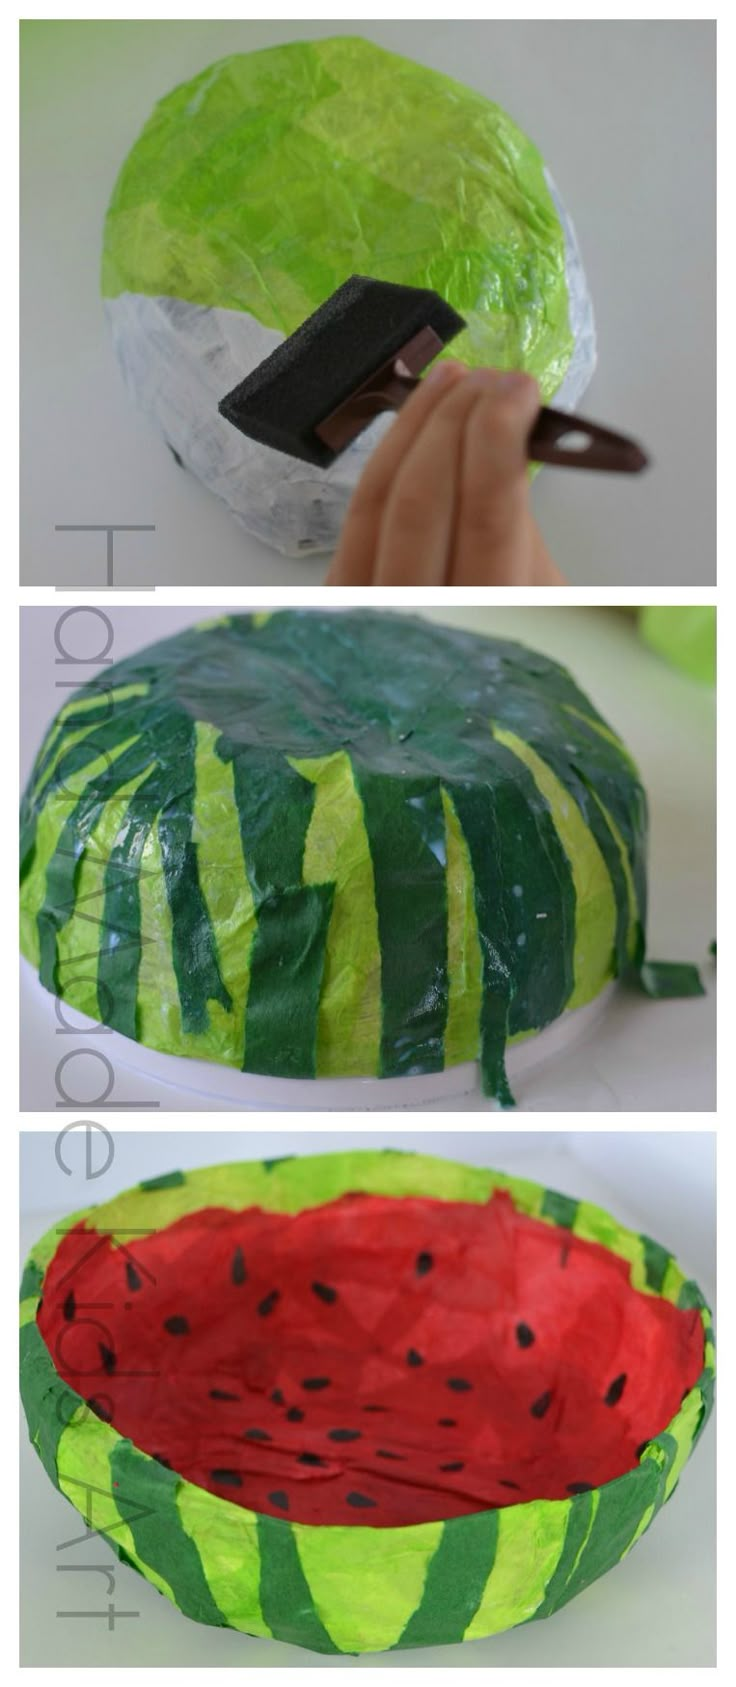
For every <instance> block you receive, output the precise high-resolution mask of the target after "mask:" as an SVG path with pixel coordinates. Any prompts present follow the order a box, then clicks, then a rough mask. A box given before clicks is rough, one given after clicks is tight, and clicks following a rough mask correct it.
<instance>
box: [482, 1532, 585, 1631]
mask: <svg viewBox="0 0 736 1687" xmlns="http://www.w3.org/2000/svg"><path fill="white" fill-rule="evenodd" d="M566 1529H567V1508H566V1506H565V1505H559V1504H558V1505H550V1504H549V1502H548V1501H545V1500H533V1501H531V1502H530V1503H529V1504H528V1505H518V1506H517V1505H510V1506H504V1508H503V1509H502V1510H501V1511H500V1512H499V1513H498V1545H497V1547H496V1557H495V1560H494V1564H493V1569H492V1570H491V1573H490V1576H489V1577H488V1581H487V1583H486V1587H485V1591H484V1593H483V1597H482V1599H481V1602H480V1604H479V1606H478V1609H477V1611H476V1613H475V1616H474V1617H473V1620H472V1622H471V1623H470V1625H469V1627H468V1628H466V1630H465V1637H464V1638H465V1639H466V1640H476V1639H478V1638H480V1637H481V1636H482V1635H487V1634H499V1633H500V1631H501V1630H502V1629H505V1628H511V1627H513V1625H514V1624H515V1623H523V1622H526V1621H527V1619H528V1618H529V1617H532V1616H533V1615H534V1612H535V1611H536V1610H537V1607H538V1606H539V1605H541V1603H542V1600H543V1599H544V1590H545V1588H546V1586H547V1583H548V1581H549V1580H550V1577H551V1576H552V1574H553V1572H554V1569H555V1566H556V1564H557V1562H558V1560H559V1557H560V1553H561V1552H562V1548H563V1545H564V1541H565V1532H566Z"/></svg>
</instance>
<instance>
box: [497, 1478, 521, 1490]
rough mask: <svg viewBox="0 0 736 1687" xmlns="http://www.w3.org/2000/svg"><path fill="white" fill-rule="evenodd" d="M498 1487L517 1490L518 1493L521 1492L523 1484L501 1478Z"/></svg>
mask: <svg viewBox="0 0 736 1687" xmlns="http://www.w3.org/2000/svg"><path fill="white" fill-rule="evenodd" d="M498 1486H499V1488H515V1489H516V1490H517V1492H519V1493H520V1492H521V1483H520V1482H511V1481H510V1480H509V1478H508V1477H507V1476H499V1478H498Z"/></svg>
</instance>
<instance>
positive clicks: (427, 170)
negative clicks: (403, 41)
mask: <svg viewBox="0 0 736 1687" xmlns="http://www.w3.org/2000/svg"><path fill="white" fill-rule="evenodd" d="M356 273H357V274H361V275H370V276H373V277H374V278H375V279H376V280H379V281H392V282H399V283H401V284H403V285H405V286H410V287H428V288H431V289H432V290H433V291H435V292H438V293H439V294H441V296H442V297H443V298H444V299H445V300H446V301H447V303H448V304H450V305H452V306H453V307H454V309H455V310H456V311H457V312H458V313H459V314H460V316H462V318H463V319H464V321H465V322H466V323H467V329H466V330H465V332H464V333H463V334H462V336H461V337H460V338H459V339H457V340H456V341H455V342H454V343H453V347H452V350H453V354H457V355H458V356H459V357H461V358H463V359H464V361H465V362H467V363H469V364H471V365H479V364H493V365H496V366H498V367H501V368H524V369H527V370H528V371H529V372H530V373H531V374H533V375H535V376H536V377H537V379H538V380H539V382H540V386H541V390H542V394H543V397H544V398H545V400H547V399H551V397H552V396H553V395H555V400H556V403H557V405H558V406H562V408H573V407H574V406H575V405H576V404H577V403H578V402H579V399H580V397H581V395H582V393H583V392H584V390H585V387H586V386H587V383H588V381H589V380H590V377H591V374H592V372H593V369H594V367H595V331H594V327H593V314H592V308H591V303H590V297H589V294H588V289H587V285H586V281H585V276H584V273H583V269H582V264H581V261H580V256H579V252H578V248H577V243H576V240H575V234H574V231H573V228H572V224H571V223H570V220H569V218H568V217H567V215H566V213H565V211H564V208H563V206H562V204H561V202H560V199H559V196H558V194H557V190H556V188H555V185H554V183H553V181H552V180H551V178H550V176H549V174H548V172H547V170H546V168H545V166H544V163H543V161H542V158H541V157H540V154H539V152H538V151H537V149H536V147H535V146H534V145H533V144H532V142H531V141H530V140H529V139H528V138H527V136H526V135H524V134H523V133H522V131H521V130H520V129H519V128H518V127H517V125H516V124H515V123H514V122H513V121H512V119H511V118H510V117H509V116H507V114H506V113H505V112H504V111H502V110H501V108H500V107H499V106H497V105H495V104H493V102H492V101H490V100H488V99H486V98H485V96H484V95H482V94H480V93H478V92H476V91H474V90H473V89H471V88H466V87H463V86H462V85H461V84H460V83H458V82H454V81H452V80H450V78H448V77H446V76H442V75H439V74H438V73H437V72H436V71H433V70H428V69H426V68H425V67H424V66H423V65H419V64H414V63H412V62H410V61H409V60H408V59H404V58H400V57H398V56H397V55H396V54H395V53H389V52H386V51H384V50H383V49H382V48H380V47H377V46H375V45H374V44H373V43H372V42H370V41H364V40H361V39H360V38H359V37H357V36H350V37H349V38H345V37H337V38H332V39H325V40H315V41H296V42H291V43H287V44H284V45H282V46H279V47H270V48H267V49H266V50H264V51H261V52H255V53H237V54H233V55H232V56H231V57H229V58H225V59H221V60H220V61H219V62H218V63H217V64H213V65H209V66H208V67H207V68H206V69H205V70H203V71H201V73H200V74H199V75H198V76H195V77H194V78H193V79H192V80H191V81H189V82H185V83H183V84H182V85H181V86H180V87H177V88H174V89H173V90H172V92H171V93H169V94H167V95H166V96H165V98H163V99H162V100H160V101H159V103H158V104H157V106H156V107H155V109H154V111H153V113H152V115H151V117H150V119H149V121H148V123H147V124H146V126H145V128H144V129H143V132H142V134H141V135H140V136H139V137H138V139H137V141H136V142H135V145H134V146H133V148H132V151H131V152H130V154H129V155H128V157H127V159H126V160H125V162H124V164H123V166H122V169H121V171H120V174H119V177H118V180H117V182H116V185H115V188H114V192H113V195H112V199H111V202H110V206H109V209H108V213H107V220H106V223H105V235H104V249H103V261H102V292H103V296H104V302H105V311H106V315H107V318H108V322H109V325H110V329H111V333H112V338H113V342H114V347H115V352H116V354H117V359H118V362H119V364H120V367H121V369H122V372H123V376H124V379H125V382H126V385H127V387H128V390H129V392H130V394H131V396H132V398H133V400H134V402H135V403H136V405H137V406H138V407H139V408H140V409H141V410H142V411H143V412H144V413H145V414H146V415H147V416H148V418H149V419H150V421H151V422H152V423H153V425H154V427H155V428H156V430H157V431H158V432H159V433H160V434H162V435H163V437H164V439H165V440H166V441H167V443H168V444H169V446H170V447H171V449H172V451H173V453H174V456H175V457H176V459H177V460H178V461H179V462H180V463H181V464H183V465H184V466H185V467H186V468H188V469H189V470H191V472H192V473H193V474H195V475H196V476H197V477H198V478H199V479H200V480H201V481H202V482H203V483H204V484H205V485H206V486H207V487H209V488H210V490H211V491H213V492H214V493H215V494H217V496H219V497H220V498H222V499H224V501H225V503H226V504H227V506H228V508H229V509H230V510H231V512H232V513H233V515H234V516H235V517H236V518H237V519H238V520H239V521H240V522H241V523H243V525H244V526H245V527H247V528H248V529H249V531H250V532H252V533H254V534H255V535H256V536H257V537H258V538H260V539H262V540H263V541H265V542H266V543H267V544H270V545H273V546H275V547H276V548H277V549H278V550H281V551H283V552H285V553H286V554H289V555H295V556H296V555H299V554H304V553H309V552H314V551H316V552H319V551H325V550H329V549H331V547H332V546H333V545H334V543H335V541H336V539H337V536H338V533H339V530H340V527H341V524H342V520H343V517H344V514H345V510H346V508H347V503H348V500H349V497H350V494H351V492H352V490H353V488H354V486H355V484H356V483H357V480H358V478H359V476H360V474H361V472H362V470H363V468H364V466H365V463H366V462H367V460H368V457H369V455H370V452H371V451H372V450H373V448H374V446H375V444H376V440H377V439H378V437H380V433H381V431H382V430H383V428H384V426H385V421H384V420H380V421H378V422H376V423H374V424H373V425H372V426H371V427H370V428H368V429H367V430H366V432H365V433H363V434H362V435H361V436H360V438H359V439H358V440H356V441H355V442H354V444H353V445H352V446H350V447H349V449H348V450H347V451H345V452H344V453H343V455H342V456H340V457H339V458H338V459H337V461H336V462H335V463H333V465H332V466H331V467H330V468H329V469H327V470H324V469H319V468H315V467H314V466H312V465H309V464H307V463H304V462H300V461H298V460H297V459H295V458H290V457H288V456H284V455H282V454H281V453H280V452H277V451H273V450H271V449H269V448H268V447H267V446H263V445H258V444H256V443H255V442H254V441H252V440H249V439H245V438H244V436H243V435H242V434H241V433H239V432H237V431H236V430H235V429H234V428H233V427H232V426H231V425H230V423H229V422H227V421H225V420H224V419H223V417H222V416H220V415H219V414H218V408H217V407H218V403H219V401H220V399H221V398H223V397H224V396H225V394H226V393H228V392H230V391H231V389H232V388H233V387H234V386H235V384H236V383H237V382H239V381H241V380H242V379H243V378H244V376H245V375H247V374H249V373H250V372H251V370H253V369H254V368H256V367H257V365H258V364H260V363H262V362H263V360H264V359H265V358H266V357H267V356H268V355H269V354H270V353H271V352H272V351H273V350H274V349H275V347H276V346H277V345H279V344H280V343H281V341H282V340H284V339H285V338H286V337H287V336H289V335H290V334H293V333H294V331H295V329H297V328H298V327H299V326H300V325H301V323H302V322H304V320H305V319H306V318H307V317H309V316H311V315H312V314H313V312H314V311H315V310H316V309H317V308H318V306H320V305H322V304H324V303H325V301H326V300H327V299H328V298H329V297H330V295H331V294H332V293H334V292H335V291H336V289H337V288H338V287H339V286H341V285H342V283H343V282H345V281H347V280H348V278H349V276H351V275H353V274H356Z"/></svg>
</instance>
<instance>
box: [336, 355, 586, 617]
mask: <svg viewBox="0 0 736 1687" xmlns="http://www.w3.org/2000/svg"><path fill="white" fill-rule="evenodd" d="M538 410H539V389H538V387H537V383H536V381H534V380H532V378H531V376H530V375H521V374H508V375H507V374H503V373H501V372H499V371H497V370H494V369H475V370H472V371H470V370H468V369H466V368H465V366H464V364H462V363H450V362H442V363H438V364H436V365H435V367H434V369H432V370H431V372H430V374H429V375H428V376H427V377H426V379H425V380H423V381H422V382H421V383H420V385H419V387H418V388H417V390H416V392H415V393H412V396H411V398H410V399H409V400H408V401H407V403H406V404H405V405H404V407H403V409H402V410H400V412H399V414H398V416H397V418H396V421H395V422H394V423H393V426H392V427H391V428H390V429H389V431H388V433H387V434H386V436H385V438H384V439H383V440H382V441H381V444H380V445H379V446H378V448H377V450H376V451H375V453H374V455H373V456H372V457H371V459H370V461H369V463H368V466H367V468H366V469H365V471H364V473H363V476H362V478H361V480H360V482H359V485H358V486H357V487H356V490H355V492H354V494H353V497H352V500H351V502H350V505H349V508H348V513H347V516H346V518H345V525H344V528H343V531H342V534H341V537H340V543H339V545H338V548H337V551H336V553H335V556H334V558H333V561H332V566H331V568H330V571H329V574H328V575H327V584H328V585H329V586H449V585H452V586H560V585H563V584H564V581H563V579H562V576H561V574H559V573H558V571H557V569H556V568H555V566H554V563H553V562H552V561H551V559H550V557H549V556H548V554H547V551H546V550H545V547H544V544H543V542H542V539H541V537H540V534H539V531H538V529H537V527H536V525H535V523H534V521H533V520H532V516H531V511H530V508H529V476H528V462H527V456H526V449H525V447H526V440H527V437H528V434H529V430H530V428H531V427H532V424H533V422H534V418H535V416H536V414H537V411H538Z"/></svg>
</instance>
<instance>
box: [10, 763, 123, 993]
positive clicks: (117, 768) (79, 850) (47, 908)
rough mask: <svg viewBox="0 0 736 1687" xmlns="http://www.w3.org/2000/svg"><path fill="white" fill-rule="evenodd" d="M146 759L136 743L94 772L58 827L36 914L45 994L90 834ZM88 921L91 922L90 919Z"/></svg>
mask: <svg viewBox="0 0 736 1687" xmlns="http://www.w3.org/2000/svg"><path fill="white" fill-rule="evenodd" d="M150 760H151V751H150V747H149V746H148V745H146V744H145V743H144V742H143V740H141V739H139V740H138V742H137V743H136V744H132V745H131V746H130V749H128V750H124V751H123V753H122V755H121V756H119V757H118V760H117V761H115V762H113V763H112V766H110V767H108V768H107V769H106V770H105V772H104V773H102V774H98V775H97V776H96V777H95V778H94V779H93V780H92V781H91V783H90V784H89V785H88V786H87V788H86V789H85V791H84V792H83V794H82V796H81V797H80V798H79V799H78V800H77V801H76V803H75V805H74V808H73V809H72V811H71V813H70V814H69V815H68V816H67V819H66V821H65V822H64V825H63V827H62V829H61V833H60V835H59V839H58V842H57V845H56V848H55V850H54V853H53V855H52V856H51V859H50V861H49V864H48V867H47V869H46V886H45V895H44V901H43V905H42V907H41V908H40V909H39V913H38V922H37V923H38V939H39V948H40V960H39V969H38V970H39V976H40V979H41V983H42V984H43V985H45V987H46V989H47V990H51V991H53V992H54V993H56V991H57V990H59V993H60V994H63V991H61V990H60V989H59V978H58V952H57V935H58V933H59V932H60V931H61V930H62V928H63V927H64V926H65V925H66V924H67V922H68V921H69V920H70V919H71V918H72V915H73V913H74V906H75V901H76V893H77V882H78V877H79V869H80V866H81V862H82V857H83V855H84V852H85V849H86V848H87V845H88V843H89V839H90V836H91V834H92V832H93V831H94V829H95V826H96V825H97V823H98V821H99V820H100V818H101V816H102V813H103V810H104V808H105V804H106V803H107V802H109V801H110V800H111V798H113V797H115V796H116V795H117V793H118V791H120V790H122V789H123V788H124V787H125V785H126V784H129V783H130V782H131V781H132V780H133V779H137V778H139V776H140V775H141V774H142V773H145V771H146V768H147V767H148V766H149V764H150ZM90 920H91V921H92V923H93V924H98V923H100V922H98V921H95V920H94V919H93V918H92V916H90Z"/></svg>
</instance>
